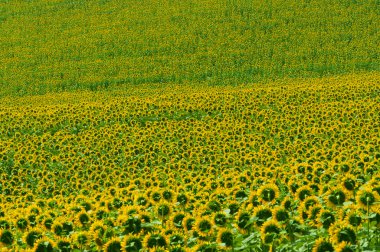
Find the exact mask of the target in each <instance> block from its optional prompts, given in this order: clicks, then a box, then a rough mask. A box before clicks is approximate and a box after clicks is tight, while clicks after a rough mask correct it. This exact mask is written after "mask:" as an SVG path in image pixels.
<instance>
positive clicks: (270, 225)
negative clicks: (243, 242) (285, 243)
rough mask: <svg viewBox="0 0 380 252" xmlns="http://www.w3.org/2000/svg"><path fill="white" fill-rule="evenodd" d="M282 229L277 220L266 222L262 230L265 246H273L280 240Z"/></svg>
mask: <svg viewBox="0 0 380 252" xmlns="http://www.w3.org/2000/svg"><path fill="white" fill-rule="evenodd" d="M280 231H281V227H280V225H279V224H278V222H277V221H275V220H269V221H266V222H265V223H264V224H263V225H262V226H261V229H260V233H261V239H262V241H263V243H264V244H272V243H273V241H274V240H275V239H278V235H279V234H280Z"/></svg>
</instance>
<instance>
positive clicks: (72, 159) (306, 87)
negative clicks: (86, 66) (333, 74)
mask: <svg viewBox="0 0 380 252" xmlns="http://www.w3.org/2000/svg"><path fill="white" fill-rule="evenodd" d="M379 77H380V76H379V74H370V75H350V76H345V77H340V78H325V79H311V80H308V81H305V80H300V81H294V80H293V81H290V82H284V81H283V82H279V83H273V84H267V85H261V86H255V87H208V88H207V87H202V88H199V87H198V88H194V87H192V86H177V87H171V88H157V87H156V88H154V87H153V86H152V85H148V86H147V87H145V88H143V87H136V88H135V89H131V90H130V92H121V91H117V92H116V91H115V92H111V91H108V92H96V93H89V92H75V93H64V94H57V95H54V94H53V95H49V96H37V97H24V98H18V99H17V100H15V99H8V100H7V99H3V104H5V106H3V107H2V108H0V133H1V135H2V140H1V141H0V167H1V169H2V170H1V187H0V192H1V193H2V195H3V197H1V207H0V209H1V216H2V217H1V219H0V225H1V226H2V228H3V230H2V231H1V233H0V239H1V242H2V243H3V245H5V246H7V247H9V248H13V249H14V248H17V247H18V248H27V247H30V248H32V247H33V246H34V248H35V249H36V251H42V250H38V248H39V247H43V246H52V247H55V248H59V249H61V251H66V250H64V247H70V248H77V249H79V250H84V249H86V250H91V251H92V250H97V249H101V248H102V247H103V248H105V251H119V250H118V249H115V248H114V247H112V246H116V247H121V248H123V249H124V250H123V251H137V248H142V249H144V250H145V249H148V248H153V247H156V246H158V247H161V248H165V249H169V250H170V251H216V250H220V249H232V248H233V249H234V250H235V251H267V250H268V249H269V247H272V249H275V250H276V251H311V249H312V248H313V246H314V247H316V246H334V248H341V247H345V248H346V250H339V251H362V250H366V251H375V249H376V248H377V249H379V240H378V238H379V225H380V208H379V205H378V203H379V191H380V177H379V173H378V171H379V165H380V163H379V162H380V150H379V146H380V143H379V128H380V125H379V123H380V120H379V118H380V116H379V112H380V92H379V90H380V85H379V82H378V79H379ZM153 93H155V95H154V96H153V95H152V94H153ZM33 237H37V238H42V240H39V241H37V238H33ZM328 237H329V238H328ZM318 238H321V239H322V240H318V241H317V245H315V244H316V243H315V242H316V240H317V239H318ZM323 242H326V244H327V245H326V244H325V243H323ZM318 244H319V245H318ZM206 248H207V249H206ZM249 249H251V250H249ZM355 249H357V250H355ZM48 251H50V250H48ZM314 251H333V250H318V249H314Z"/></svg>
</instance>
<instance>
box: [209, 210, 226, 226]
mask: <svg viewBox="0 0 380 252" xmlns="http://www.w3.org/2000/svg"><path fill="white" fill-rule="evenodd" d="M212 220H213V222H214V224H215V225H216V226H219V227H224V226H225V225H226V224H227V215H226V214H225V213H224V212H218V213H214V215H213V217H212Z"/></svg>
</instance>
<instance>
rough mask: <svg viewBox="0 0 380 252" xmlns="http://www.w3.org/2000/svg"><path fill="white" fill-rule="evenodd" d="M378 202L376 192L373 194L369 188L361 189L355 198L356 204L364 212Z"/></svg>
mask: <svg viewBox="0 0 380 252" xmlns="http://www.w3.org/2000/svg"><path fill="white" fill-rule="evenodd" d="M378 200H379V199H378V194H377V192H374V191H373V190H372V189H371V188H370V187H364V188H362V189H361V190H359V192H358V194H357V196H356V202H357V203H358V204H359V205H360V206H361V207H362V208H363V209H364V210H366V211H367V210H368V209H367V208H370V207H371V206H372V205H374V203H375V202H376V201H378Z"/></svg>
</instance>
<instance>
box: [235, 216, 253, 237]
mask: <svg viewBox="0 0 380 252" xmlns="http://www.w3.org/2000/svg"><path fill="white" fill-rule="evenodd" d="M250 219H251V214H250V213H249V212H246V211H243V210H240V211H239V212H238V213H237V214H236V217H235V220H236V225H237V228H238V229H239V230H240V231H241V232H243V233H246V232H248V230H249V229H250V228H251V227H252V224H250V223H249V221H250Z"/></svg>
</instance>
